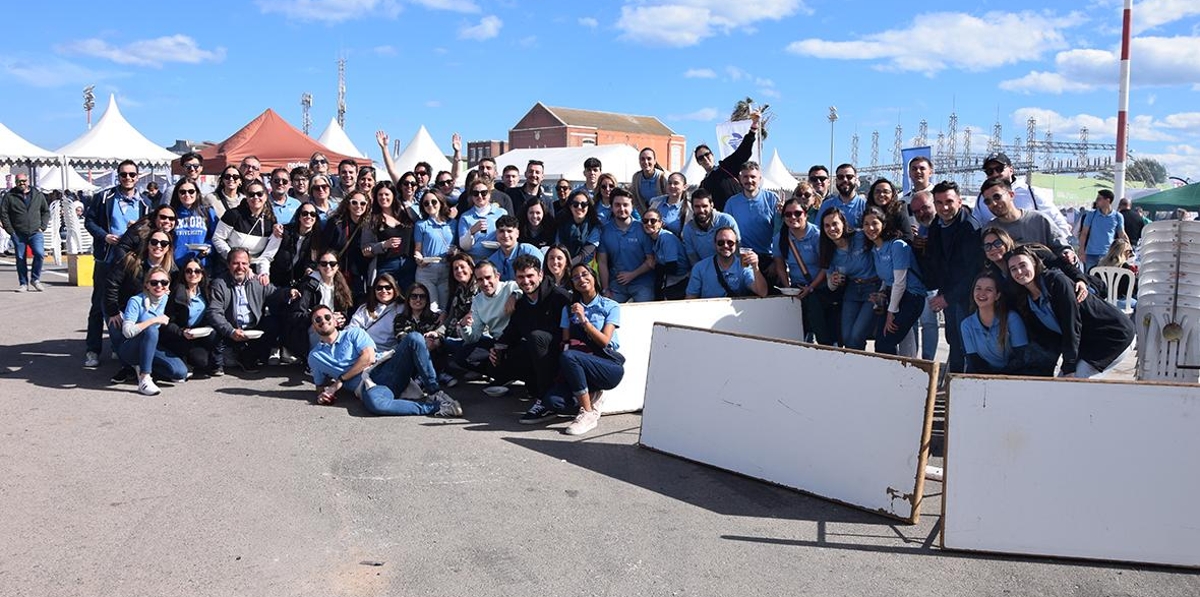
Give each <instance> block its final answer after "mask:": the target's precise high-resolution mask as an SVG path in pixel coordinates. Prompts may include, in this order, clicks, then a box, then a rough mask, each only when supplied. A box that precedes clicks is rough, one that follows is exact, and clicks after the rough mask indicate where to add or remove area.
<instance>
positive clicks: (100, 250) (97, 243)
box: [83, 187, 150, 263]
mask: <svg viewBox="0 0 1200 597" xmlns="http://www.w3.org/2000/svg"><path fill="white" fill-rule="evenodd" d="M119 191H120V189H119V187H113V188H111V189H107V190H105V191H103V192H101V193H100V194H98V195H96V197H95V198H94V199H92V204H91V207H89V208H88V210H87V213H86V214H84V220H83V223H84V226H85V227H87V230H88V232H90V233H92V239H93V240H92V254H93V255H95V257H96V260H97V261H107V262H108V263H116V261H115V257H116V254H115V252H113V255H111V256H110V255H109V253H110V251H109V244H108V243H106V242H104V237H105V236H107V235H109V234H112V232H113V230H112V210H113V205H114V204H115V203H116V202H117V201H118V200H120V193H119ZM132 201H133V204H134V207H136V208H137V217H136V218H131V219H132V220H134V221H136V220H139V219H141V218H143V217H145V216H146V212H148V211H150V206H148V205H146V202H145V201H143V200H142V198H141V197H138V196H136V195H135V196H134V197H133V199H132Z"/></svg>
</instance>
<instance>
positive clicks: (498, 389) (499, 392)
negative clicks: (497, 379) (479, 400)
mask: <svg viewBox="0 0 1200 597" xmlns="http://www.w3.org/2000/svg"><path fill="white" fill-rule="evenodd" d="M483 393H484V394H487V395H488V396H491V397H492V398H499V397H501V396H503V395H505V394H507V393H508V388H506V387H504V386H488V387H486V388H484V389H483Z"/></svg>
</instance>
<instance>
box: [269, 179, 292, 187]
mask: <svg viewBox="0 0 1200 597" xmlns="http://www.w3.org/2000/svg"><path fill="white" fill-rule="evenodd" d="M271 184H274V185H285V184H292V179H290V178H276V179H275V180H272V181H271Z"/></svg>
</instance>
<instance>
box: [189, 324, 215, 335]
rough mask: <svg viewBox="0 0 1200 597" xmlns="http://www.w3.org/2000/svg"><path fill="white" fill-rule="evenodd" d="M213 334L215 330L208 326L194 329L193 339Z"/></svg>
mask: <svg viewBox="0 0 1200 597" xmlns="http://www.w3.org/2000/svg"><path fill="white" fill-rule="evenodd" d="M212 333H213V329H212V328H210V327H207V326H206V327H202V328H192V337H193V338H203V337H205V336H208V335H210V334H212Z"/></svg>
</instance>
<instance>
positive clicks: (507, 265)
mask: <svg viewBox="0 0 1200 597" xmlns="http://www.w3.org/2000/svg"><path fill="white" fill-rule="evenodd" d="M521 255H529V256H531V257H534V258H536V259H537V262H538V268H541V267H542V251H541V249H538V248H537V247H535V246H533V245H531V244H529V243H517V246H515V247H513V251H512V255H509V256H508V257H505V256H504V250H503V249H496V252H495V253H492V256H491V257H488V261H491V262H492V265H495V266H496V273H497V274H499V275H500V279H501V280H503V281H507V280H516V279H517V273H516V272H515V271H513V261H515V260H516V259H517V257H520V256H521Z"/></svg>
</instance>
